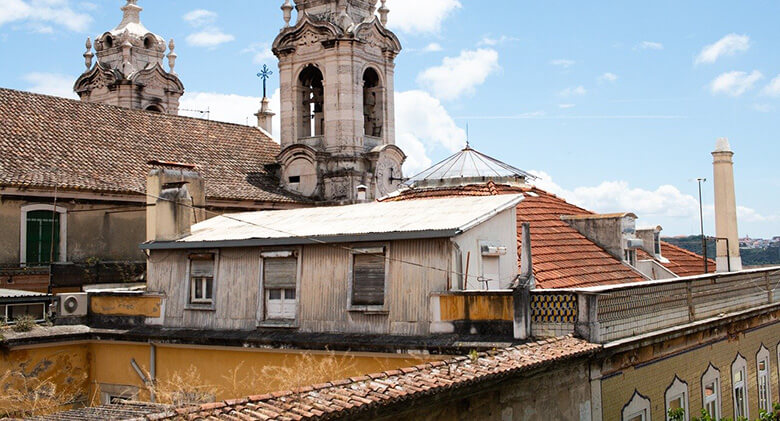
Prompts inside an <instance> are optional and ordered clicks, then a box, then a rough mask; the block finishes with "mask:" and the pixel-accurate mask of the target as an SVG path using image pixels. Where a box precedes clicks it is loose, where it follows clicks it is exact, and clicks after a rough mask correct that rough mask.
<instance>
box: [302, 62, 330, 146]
mask: <svg viewBox="0 0 780 421" xmlns="http://www.w3.org/2000/svg"><path fill="white" fill-rule="evenodd" d="M298 92H299V101H298V105H299V112H298V121H299V123H298V137H299V138H302V137H313V136H323V135H324V134H325V113H324V106H323V103H324V100H325V92H324V87H323V77H322V72H321V71H320V69H318V68H317V67H316V66H314V65H311V64H310V65H308V66H306V67H305V68H304V69H303V70H302V71H301V74H300V75H299V76H298Z"/></svg>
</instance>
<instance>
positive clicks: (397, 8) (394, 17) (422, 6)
mask: <svg viewBox="0 0 780 421" xmlns="http://www.w3.org/2000/svg"><path fill="white" fill-rule="evenodd" d="M389 3H390V4H388V7H389V8H390V16H389V17H388V22H387V23H388V26H390V28H392V29H397V30H399V31H401V32H406V33H408V34H417V33H421V32H422V33H436V32H439V31H440V30H441V25H442V23H443V22H444V20H445V19H447V17H449V16H450V15H451V14H452V13H453V12H455V10H457V9H460V8H461V7H462V6H461V4H460V1H458V0H425V1H419V0H392V1H391V2H389Z"/></svg>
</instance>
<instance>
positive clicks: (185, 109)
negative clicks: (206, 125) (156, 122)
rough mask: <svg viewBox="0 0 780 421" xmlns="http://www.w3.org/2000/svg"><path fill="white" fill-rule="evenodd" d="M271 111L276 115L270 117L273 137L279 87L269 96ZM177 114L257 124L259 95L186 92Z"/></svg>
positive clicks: (277, 113) (276, 127)
mask: <svg viewBox="0 0 780 421" xmlns="http://www.w3.org/2000/svg"><path fill="white" fill-rule="evenodd" d="M270 101H271V104H270V105H271V111H273V112H275V113H276V115H275V116H274V117H273V119H272V127H273V135H274V138H278V136H279V109H280V95H279V89H276V91H274V94H273V95H272V96H271V98H270ZM179 108H180V111H179V114H181V115H183V116H187V117H195V118H203V119H209V120H214V121H223V122H226V123H235V124H244V125H248V126H256V125H257V117H255V115H254V114H255V113H256V112H257V111H258V110H259V109H260V97H259V96H257V97H254V96H243V95H235V94H220V93H215V92H188V93H186V94H185V95H184V96H182V97H181V102H180V105H179Z"/></svg>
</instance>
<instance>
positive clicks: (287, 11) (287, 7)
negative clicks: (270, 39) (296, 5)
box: [282, 0, 293, 28]
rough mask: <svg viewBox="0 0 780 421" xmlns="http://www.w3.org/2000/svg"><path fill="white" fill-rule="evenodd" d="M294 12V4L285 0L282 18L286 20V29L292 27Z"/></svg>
mask: <svg viewBox="0 0 780 421" xmlns="http://www.w3.org/2000/svg"><path fill="white" fill-rule="evenodd" d="M292 10H293V6H292V4H290V0H284V4H283V5H282V16H283V18H284V26H285V28H286V27H288V26H290V20H291V19H292Z"/></svg>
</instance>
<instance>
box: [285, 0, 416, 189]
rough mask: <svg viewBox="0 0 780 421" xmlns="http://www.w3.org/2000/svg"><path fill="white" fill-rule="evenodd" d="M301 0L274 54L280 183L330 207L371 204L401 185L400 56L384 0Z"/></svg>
mask: <svg viewBox="0 0 780 421" xmlns="http://www.w3.org/2000/svg"><path fill="white" fill-rule="evenodd" d="M376 6H377V0H296V1H295V6H294V7H295V9H296V10H297V21H296V22H295V23H294V25H291V24H290V22H291V20H292V11H293V5H292V4H291V3H290V0H285V2H284V4H283V5H282V11H283V14H284V21H285V27H284V28H283V29H282V30H281V33H280V34H279V35H278V36H277V37H276V40H275V41H274V44H273V52H274V54H275V55H276V56H277V57H278V58H279V77H280V81H281V110H280V112H281V144H282V152H281V153H280V154H279V163H280V164H281V172H282V173H281V179H282V180H281V182H282V185H283V187H285V188H286V189H288V190H290V191H293V192H296V193H299V194H302V195H304V196H308V197H311V198H313V199H315V200H321V201H326V202H331V203H352V202H357V201H362V200H373V199H375V198H377V197H381V196H384V195H386V194H388V193H390V192H392V191H394V190H395V189H396V188H397V187H398V185H399V184H400V182H401V165H402V164H403V162H404V160H405V159H406V156H405V155H404V153H403V152H402V151H401V150H400V149H399V148H398V147H397V146H395V110H394V106H393V103H394V101H393V93H394V88H393V78H394V66H395V63H394V60H395V57H396V56H397V55H398V53H400V52H401V44H400V42H399V41H398V38H396V36H395V34H393V33H392V32H391V31H389V30H388V29H387V28H386V27H385V25H386V23H387V14H388V9H387V8H386V7H385V0H382V5H381V7H380V8H379V16H376V15H375V13H374V11H375V10H376Z"/></svg>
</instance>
